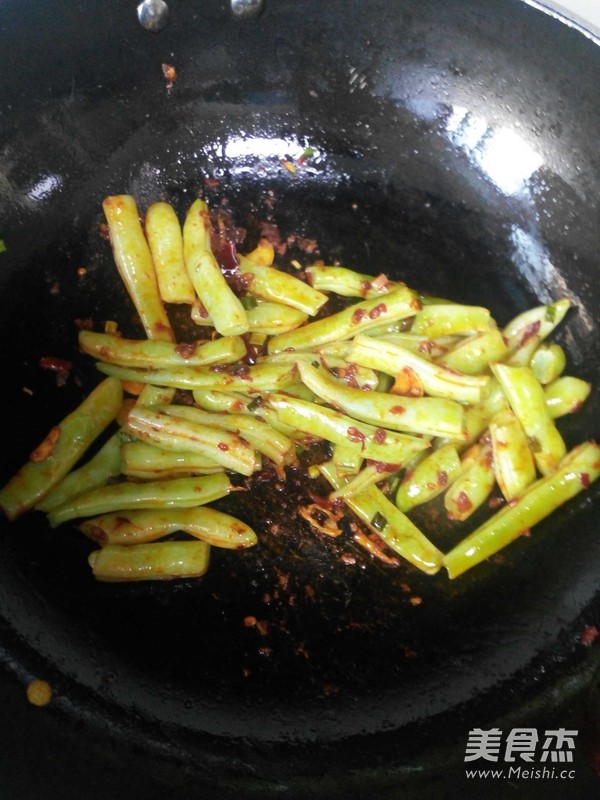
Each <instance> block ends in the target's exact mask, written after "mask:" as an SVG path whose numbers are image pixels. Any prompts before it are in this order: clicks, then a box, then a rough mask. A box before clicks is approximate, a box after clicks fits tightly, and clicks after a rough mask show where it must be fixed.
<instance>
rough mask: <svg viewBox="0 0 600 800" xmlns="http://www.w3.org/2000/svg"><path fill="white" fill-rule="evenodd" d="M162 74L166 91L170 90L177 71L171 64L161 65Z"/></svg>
mask: <svg viewBox="0 0 600 800" xmlns="http://www.w3.org/2000/svg"><path fill="white" fill-rule="evenodd" d="M161 66H162V72H163V75H164V76H165V80H166V82H167V89H172V88H173V84H174V83H175V81H176V80H177V70H176V69H175V67H174V66H173V65H172V64H162V65H161Z"/></svg>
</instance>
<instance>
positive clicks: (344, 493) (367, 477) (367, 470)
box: [329, 445, 396, 500]
mask: <svg viewBox="0 0 600 800" xmlns="http://www.w3.org/2000/svg"><path fill="white" fill-rule="evenodd" d="M337 447H338V445H336V449H337ZM334 456H335V452H334ZM332 463H333V464H335V466H336V469H337V471H338V475H340V476H343V477H349V478H350V479H349V480H348V483H345V484H344V485H343V486H341V487H340V488H339V489H336V491H335V492H332V493H331V494H330V495H329V499H330V500H338V499H339V498H341V499H344V498H346V497H353V496H354V495H357V494H360V492H363V491H364V490H365V489H368V488H369V487H370V486H373V485H374V484H376V483H379V482H380V481H383V480H385V479H386V478H389V477H390V476H392V475H394V474H395V473H396V470H395V469H390V470H387V469H385V467H383V468H382V465H380V464H367V466H366V467H364V468H363V469H361V470H360V472H357V473H356V474H355V475H354V476H353V477H351V476H350V475H349V474H347V473H346V472H344V470H343V469H341V468H340V467H339V466H338V464H337V463H336V461H335V458H334V459H332Z"/></svg>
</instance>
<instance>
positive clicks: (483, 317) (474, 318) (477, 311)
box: [410, 303, 494, 339]
mask: <svg viewBox="0 0 600 800" xmlns="http://www.w3.org/2000/svg"><path fill="white" fill-rule="evenodd" d="M491 325H494V321H493V320H492V317H491V314H490V312H489V311H488V309H487V308H483V307H482V306H463V305H460V304H459V303H448V304H446V303H437V304H434V305H428V306H425V307H424V308H422V309H421V310H420V311H418V312H417V314H416V315H415V319H414V321H413V324H412V326H411V329H410V330H411V333H415V334H418V335H421V336H428V337H429V338H430V339H437V337H438V336H451V335H453V334H457V333H461V334H466V333H474V332H476V331H485V330H488V329H489V328H490V326H491Z"/></svg>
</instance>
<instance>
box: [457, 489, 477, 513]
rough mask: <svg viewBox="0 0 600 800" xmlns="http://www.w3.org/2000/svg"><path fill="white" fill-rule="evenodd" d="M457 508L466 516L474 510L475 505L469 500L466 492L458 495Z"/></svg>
mask: <svg viewBox="0 0 600 800" xmlns="http://www.w3.org/2000/svg"><path fill="white" fill-rule="evenodd" d="M456 508H457V509H458V511H460V513H461V514H464V513H466V512H467V511H470V510H471V509H472V508H473V503H472V502H471V500H470V499H469V495H468V494H467V493H466V492H459V493H458V497H457V498H456Z"/></svg>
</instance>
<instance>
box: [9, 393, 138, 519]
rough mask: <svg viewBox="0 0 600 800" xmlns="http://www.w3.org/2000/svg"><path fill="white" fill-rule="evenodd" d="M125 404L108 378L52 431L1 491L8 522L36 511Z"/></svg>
mask: <svg viewBox="0 0 600 800" xmlns="http://www.w3.org/2000/svg"><path fill="white" fill-rule="evenodd" d="M122 402H123V391H122V389H121V384H120V383H119V381H117V380H115V379H114V378H108V379H106V380H104V381H102V383H101V384H100V385H99V386H97V387H96V388H95V389H94V390H93V391H92V392H91V394H89V395H88V396H87V397H86V398H85V400H84V401H83V402H82V403H81V405H80V406H79V407H78V408H76V409H75V411H73V412H71V413H70V414H69V415H68V416H66V417H65V418H64V419H63V420H62V422H60V423H59V424H58V425H57V426H56V427H54V428H52V429H51V430H50V432H49V433H48V435H47V437H46V438H45V439H44V441H43V442H42V443H41V444H40V446H39V447H38V448H36V449H35V450H34V451H33V453H32V454H31V456H30V460H29V461H28V462H27V463H26V464H25V465H24V466H23V467H21V469H20V470H19V471H18V472H17V473H16V475H14V476H13V477H12V478H11V480H10V481H9V482H8V483H7V484H6V486H4V487H3V488H2V489H1V490H0V508H1V509H2V511H3V512H4V513H5V514H6V516H7V517H8V518H9V519H11V520H13V519H16V518H17V517H19V516H20V515H21V514H23V513H25V512H26V511H28V510H29V509H30V508H33V506H35V505H36V504H37V503H39V502H40V501H41V500H42V498H43V497H45V496H46V495H47V494H48V493H49V492H50V490H51V489H53V488H54V487H55V486H56V485H57V484H58V483H59V481H61V480H62V479H63V478H64V476H65V475H66V474H67V473H68V472H69V470H70V469H71V468H72V467H73V466H74V465H75V464H76V462H77V461H78V460H79V459H80V458H81V456H82V455H83V454H84V453H85V451H86V450H87V448H88V447H89V446H90V445H91V444H92V442H93V441H94V440H95V439H96V438H97V437H98V436H99V435H100V434H101V433H102V431H103V430H104V429H105V428H106V427H107V426H108V425H109V424H110V423H111V422H112V421H113V420H114V418H115V417H116V415H117V413H118V412H119V409H120V408H121V403H122Z"/></svg>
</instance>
